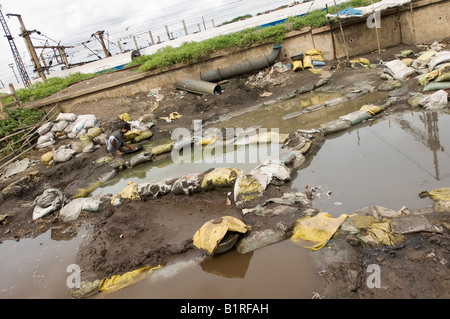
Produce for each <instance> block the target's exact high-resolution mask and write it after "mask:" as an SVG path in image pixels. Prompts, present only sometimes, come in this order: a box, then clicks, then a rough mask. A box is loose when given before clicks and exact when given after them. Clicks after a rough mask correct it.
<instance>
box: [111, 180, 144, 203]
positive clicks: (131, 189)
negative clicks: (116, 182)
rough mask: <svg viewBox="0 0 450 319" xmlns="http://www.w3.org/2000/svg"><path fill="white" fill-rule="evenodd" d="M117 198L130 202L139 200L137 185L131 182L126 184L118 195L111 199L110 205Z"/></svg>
mask: <svg viewBox="0 0 450 319" xmlns="http://www.w3.org/2000/svg"><path fill="white" fill-rule="evenodd" d="M118 197H121V198H125V199H131V200H140V199H141V196H140V195H139V192H138V184H136V183H134V182H132V181H130V182H128V185H127V186H125V187H124V189H123V190H122V191H121V192H120V193H119V194H117V195H114V197H113V198H112V199H111V205H112V204H113V203H114V201H115V200H116V198H118Z"/></svg>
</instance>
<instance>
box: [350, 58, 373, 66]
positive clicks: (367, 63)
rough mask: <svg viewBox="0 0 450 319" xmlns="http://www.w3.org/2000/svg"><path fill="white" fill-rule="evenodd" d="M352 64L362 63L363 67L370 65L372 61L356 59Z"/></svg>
mask: <svg viewBox="0 0 450 319" xmlns="http://www.w3.org/2000/svg"><path fill="white" fill-rule="evenodd" d="M350 62H351V63H352V64H354V63H361V64H363V65H370V61H369V60H368V59H366V58H356V59H353V60H351V61H350Z"/></svg>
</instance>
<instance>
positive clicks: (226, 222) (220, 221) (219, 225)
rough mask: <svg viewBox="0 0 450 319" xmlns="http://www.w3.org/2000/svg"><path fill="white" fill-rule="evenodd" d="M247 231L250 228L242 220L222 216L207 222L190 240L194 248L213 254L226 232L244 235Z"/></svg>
mask: <svg viewBox="0 0 450 319" xmlns="http://www.w3.org/2000/svg"><path fill="white" fill-rule="evenodd" d="M248 230H251V226H249V225H246V224H245V223H244V222H243V221H242V220H240V219H237V218H236V217H233V216H223V217H219V218H216V219H211V220H209V221H207V222H206V223H205V224H203V226H202V227H201V228H200V229H199V230H197V231H196V232H195V234H194V237H193V238H192V239H193V243H194V246H195V247H197V248H198V249H205V250H206V251H208V252H209V253H210V254H213V253H214V252H215V251H216V249H217V246H218V245H219V243H220V241H221V240H222V239H223V237H224V236H225V234H226V233H227V232H228V231H234V232H239V233H242V234H245V233H246V232H247V231H248Z"/></svg>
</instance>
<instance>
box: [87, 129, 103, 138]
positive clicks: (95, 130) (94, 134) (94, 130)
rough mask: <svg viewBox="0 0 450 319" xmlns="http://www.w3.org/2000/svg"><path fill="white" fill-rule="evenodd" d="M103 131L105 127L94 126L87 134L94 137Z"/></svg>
mask: <svg viewBox="0 0 450 319" xmlns="http://www.w3.org/2000/svg"><path fill="white" fill-rule="evenodd" d="M103 132H104V129H102V128H100V127H93V128H90V129H89V131H88V132H87V135H89V136H90V137H91V138H92V139H94V138H96V137H97V136H99V135H100V134H102V133H103Z"/></svg>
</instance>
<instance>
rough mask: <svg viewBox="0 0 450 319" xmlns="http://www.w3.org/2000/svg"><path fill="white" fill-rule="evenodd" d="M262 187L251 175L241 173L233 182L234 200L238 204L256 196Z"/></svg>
mask: <svg viewBox="0 0 450 319" xmlns="http://www.w3.org/2000/svg"><path fill="white" fill-rule="evenodd" d="M263 191H264V189H263V187H262V185H261V184H260V183H259V182H258V180H257V179H256V178H255V177H253V176H252V175H248V174H244V173H242V174H241V175H240V176H239V177H238V178H237V179H236V182H235V183H234V201H235V203H236V204H237V205H240V204H242V203H244V202H247V201H252V200H254V199H256V198H258V197H259V196H260V195H261V194H262V193H263Z"/></svg>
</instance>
